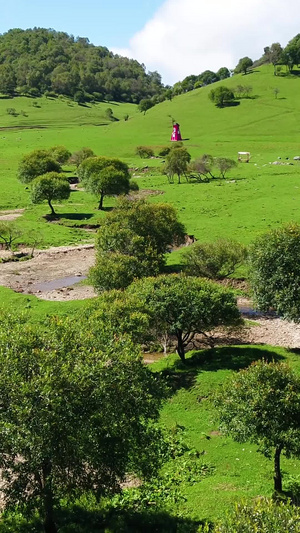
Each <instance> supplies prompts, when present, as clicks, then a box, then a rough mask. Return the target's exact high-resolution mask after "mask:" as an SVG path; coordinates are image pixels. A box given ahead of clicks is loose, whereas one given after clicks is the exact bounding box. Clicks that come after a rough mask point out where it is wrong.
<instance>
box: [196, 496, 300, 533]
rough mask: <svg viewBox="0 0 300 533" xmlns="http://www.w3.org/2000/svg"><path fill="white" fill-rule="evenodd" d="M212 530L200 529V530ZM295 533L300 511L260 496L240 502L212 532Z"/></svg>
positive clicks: (299, 529) (298, 528)
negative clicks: (251, 500) (250, 500)
mask: <svg viewBox="0 0 300 533" xmlns="http://www.w3.org/2000/svg"><path fill="white" fill-rule="evenodd" d="M201 531H203V533H204V532H205V531H211V530H209V529H205V528H204V529H200V532H201ZM254 531H260V532H263V533H281V532H284V533H295V532H296V531H300V511H299V508H298V507H294V506H293V505H290V504H287V503H282V502H281V503H276V502H274V501H272V500H268V499H265V498H260V499H258V500H256V501H255V502H254V503H239V504H237V505H236V506H235V510H234V512H233V513H232V514H231V515H228V516H227V517H226V518H225V520H224V521H222V522H220V523H218V524H217V525H216V526H215V527H214V528H213V530H212V533H253V532H254Z"/></svg>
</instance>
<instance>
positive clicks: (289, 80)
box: [0, 66, 300, 246]
mask: <svg viewBox="0 0 300 533" xmlns="http://www.w3.org/2000/svg"><path fill="white" fill-rule="evenodd" d="M218 84H222V85H226V86H229V87H236V86H237V85H238V84H246V85H251V87H252V93H251V97H250V98H243V99H241V100H239V105H236V106H234V107H227V108H224V109H218V108H216V107H215V106H214V105H213V104H212V103H211V102H210V101H209V99H208V93H209V91H210V90H211V87H212V86H207V87H204V88H201V89H197V90H194V91H192V92H189V93H186V94H184V95H180V96H177V97H175V98H174V99H173V100H172V101H165V102H163V103H160V104H158V105H156V106H155V107H153V108H152V109H150V110H149V111H148V112H147V113H146V114H145V115H143V114H142V113H139V112H138V111H137V107H136V106H135V105H133V104H113V103H101V104H88V106H87V107H83V106H78V105H77V104H75V105H74V103H73V102H70V100H68V99H55V100H50V99H46V98H39V99H37V100H33V99H31V98H14V99H1V100H0V120H1V123H2V124H3V126H2V128H1V132H0V142H1V153H0V158H1V166H0V183H1V195H0V208H1V209H7V208H10V209H12V208H14V207H27V208H28V212H27V213H25V215H24V216H23V217H21V218H20V219H19V220H18V224H22V225H23V226H24V225H25V226H26V227H27V226H29V227H30V225H31V224H32V223H33V221H34V220H37V221H38V224H40V225H41V227H42V228H44V230H46V227H45V222H44V220H43V219H42V218H41V215H42V214H45V209H46V206H38V207H33V206H31V205H30V199H29V192H28V190H24V186H23V185H21V184H20V183H19V182H18V180H17V178H16V171H17V166H18V161H19V160H20V158H21V157H22V155H23V154H25V153H27V152H29V151H31V150H33V149H35V148H46V147H50V146H53V145H55V144H63V145H65V146H67V148H68V149H69V150H71V151H74V150H77V149H79V148H81V147H82V146H90V147H91V148H92V149H93V150H94V151H95V152H96V153H97V154H99V155H111V156H117V157H119V158H121V159H124V160H125V161H126V162H127V163H128V164H129V166H130V167H131V168H138V167H144V166H145V165H149V167H151V169H152V170H151V171H150V172H148V173H141V172H139V171H138V170H137V171H136V172H135V178H136V179H137V180H138V182H139V185H140V187H141V188H146V189H154V190H159V189H161V190H163V191H164V192H165V194H164V196H163V197H162V196H157V197H153V198H152V200H151V201H162V199H163V201H167V202H171V203H173V204H174V205H175V206H176V207H177V208H178V210H179V213H180V216H181V219H182V221H183V222H184V223H185V224H186V226H187V230H188V233H191V234H195V235H196V237H198V238H201V239H204V240H212V239H214V238H216V237H217V236H223V235H224V236H232V237H234V238H238V239H240V240H243V241H244V242H249V241H251V240H252V238H253V236H254V235H255V234H257V233H259V232H261V231H262V230H265V229H267V228H268V227H270V226H274V225H278V224H281V223H282V222H284V221H288V220H297V221H300V216H299V210H298V195H299V191H298V186H299V183H298V181H299V163H297V162H296V161H293V159H292V158H293V157H294V156H297V155H300V143H299V141H300V132H299V122H300V121H299V118H300V102H299V98H298V94H299V85H300V78H299V77H298V76H296V75H293V76H291V75H289V76H282V77H279V76H277V77H275V76H274V75H273V67H272V66H263V67H260V68H258V69H255V70H254V72H253V73H250V74H248V75H246V76H242V75H236V76H234V77H232V78H230V79H226V80H223V81H221V82H218V83H217V84H215V85H214V87H215V86H217V85H218ZM274 88H278V89H279V91H280V92H279V94H278V97H277V98H275V95H274ZM36 101H37V105H38V106H40V107H34V106H35V105H36V104H34V105H33V102H36ZM8 107H13V108H15V109H16V111H17V112H18V113H20V112H21V110H22V111H24V113H25V114H27V115H28V116H24V115H21V114H19V115H18V116H11V115H8V114H7V112H6V110H7V108H8ZM107 107H111V108H112V109H113V112H114V115H115V117H116V118H118V119H120V120H119V121H116V122H108V121H107V120H105V109H107ZM126 114H129V120H128V121H125V120H124V115H126ZM172 119H175V120H176V121H177V122H179V123H180V125H181V131H182V135H183V138H185V139H186V140H185V146H186V147H187V149H188V150H189V151H190V153H191V155H192V157H198V156H201V155H202V154H203V153H210V154H212V155H213V156H225V157H231V158H234V159H236V157H237V152H238V151H250V152H251V161H250V163H249V164H240V165H239V166H238V168H237V169H235V170H234V171H232V172H231V173H230V174H229V175H228V179H226V180H213V181H211V182H210V183H207V184H188V183H182V184H181V185H180V186H178V185H177V184H174V185H169V184H168V183H167V179H166V177H165V176H162V174H161V170H160V168H161V160H159V159H150V160H141V159H140V158H138V157H137V156H135V153H134V152H135V147H136V146H137V145H140V144H145V145H150V146H152V147H153V148H154V149H155V148H157V147H159V146H163V145H166V144H170V143H169V139H170V135H171V131H172ZM279 157H280V158H281V160H278V158H279ZM287 157H289V158H290V160H289V161H287V160H286V158H287ZM274 161H278V162H281V163H282V164H280V165H277V166H275V165H271V164H270V163H271V162H274ZM283 163H284V164H283ZM287 163H293V164H292V165H289V164H287ZM152 167H153V168H152ZM69 170H70V171H71V172H73V171H74V169H72V168H71V169H69ZM232 180H235V181H234V182H232ZM228 181H229V182H230V183H228ZM75 204H76V207H75ZM112 204H113V200H108V203H107V205H112ZM95 206H96V202H95V199H94V198H92V197H91V196H90V195H88V194H86V193H84V192H80V193H76V201H75V194H73V193H72V195H71V199H70V200H69V201H68V202H65V204H64V208H63V210H62V212H63V213H70V212H72V211H74V209H75V211H78V212H85V213H90V215H91V216H93V217H94V216H99V215H98V214H97V213H95ZM51 235H52V237H51V244H62V243H63V242H65V243H67V242H78V241H80V240H84V239H85V237H86V233H84V232H83V233H79V234H76V235H75V234H74V233H73V234H72V235H71V233H70V230H69V229H66V228H63V227H62V226H56V228H55V232H54V231H53V228H52V231H51ZM49 244H50V241H49V239H48V238H45V242H44V245H45V246H47V245H49Z"/></svg>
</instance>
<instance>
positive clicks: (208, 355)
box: [191, 345, 283, 371]
mask: <svg viewBox="0 0 300 533" xmlns="http://www.w3.org/2000/svg"><path fill="white" fill-rule="evenodd" d="M260 359H264V360H265V361H279V360H282V359H283V357H282V356H281V355H279V354H278V353H277V352H275V351H272V350H266V349H264V347H263V346H249V345H246V346H222V347H220V348H213V349H210V350H200V351H196V352H194V354H193V355H192V357H191V361H192V362H193V363H194V364H195V365H197V366H200V367H201V370H205V371H217V370H223V369H228V370H241V369H243V368H247V367H248V366H249V365H251V363H253V361H258V360H260Z"/></svg>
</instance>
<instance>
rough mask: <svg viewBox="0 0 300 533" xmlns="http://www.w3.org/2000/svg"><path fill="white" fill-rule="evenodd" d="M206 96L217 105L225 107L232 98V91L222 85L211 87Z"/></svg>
mask: <svg viewBox="0 0 300 533" xmlns="http://www.w3.org/2000/svg"><path fill="white" fill-rule="evenodd" d="M208 97H209V99H210V100H211V101H212V102H213V103H214V104H215V105H216V106H217V107H225V106H226V105H228V104H230V103H232V102H233V100H234V94H233V92H232V91H231V90H230V89H228V87H223V86H220V87H217V88H216V89H212V90H211V91H210V92H209V94H208Z"/></svg>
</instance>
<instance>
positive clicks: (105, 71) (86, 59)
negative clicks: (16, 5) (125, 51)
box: [0, 28, 163, 103]
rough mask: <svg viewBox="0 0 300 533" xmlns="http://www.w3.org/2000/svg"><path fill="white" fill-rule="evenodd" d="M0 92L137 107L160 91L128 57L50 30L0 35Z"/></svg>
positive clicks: (154, 74) (156, 81)
mask: <svg viewBox="0 0 300 533" xmlns="http://www.w3.org/2000/svg"><path fill="white" fill-rule="evenodd" d="M0 64H1V65H0V92H3V93H5V94H11V93H13V92H14V91H15V90H16V89H17V88H18V90H19V91H21V92H23V93H25V94H34V95H35V96H36V95H39V94H43V93H46V94H47V93H48V92H51V93H56V94H64V95H67V96H70V97H73V98H74V96H75V94H76V93H78V92H79V91H80V94H81V95H82V97H83V100H86V99H87V98H94V99H96V100H116V101H124V102H133V103H138V102H139V101H140V100H141V99H142V98H151V97H152V96H154V95H156V94H160V93H162V92H163V85H162V83H161V78H160V76H159V74H158V73H157V72H149V73H146V72H145V66H144V65H142V64H140V63H138V62H137V61H136V60H134V59H128V58H126V57H121V56H119V55H117V54H113V53H112V52H110V51H109V50H108V49H107V48H106V47H104V46H94V45H93V44H91V43H90V42H89V40H88V39H86V38H83V37H77V38H74V37H73V36H72V35H68V34H67V33H65V32H60V31H59V32H58V31H55V30H52V29H44V28H34V29H27V30H21V29H13V30H9V31H8V32H7V33H4V34H2V35H0Z"/></svg>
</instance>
